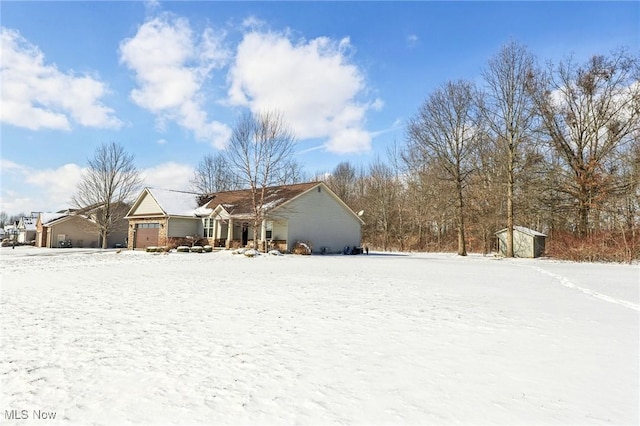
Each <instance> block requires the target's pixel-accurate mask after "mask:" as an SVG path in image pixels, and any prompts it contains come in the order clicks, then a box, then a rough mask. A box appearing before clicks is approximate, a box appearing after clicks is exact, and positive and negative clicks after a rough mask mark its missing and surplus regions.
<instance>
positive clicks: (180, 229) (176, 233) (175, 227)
mask: <svg viewBox="0 0 640 426" xmlns="http://www.w3.org/2000/svg"><path fill="white" fill-rule="evenodd" d="M198 235H202V220H201V219H186V218H185V219H182V218H175V217H172V218H170V219H169V229H168V230H167V237H175V238H181V237H186V236H198Z"/></svg>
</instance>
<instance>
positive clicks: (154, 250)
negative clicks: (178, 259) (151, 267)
mask: <svg viewBox="0 0 640 426" xmlns="http://www.w3.org/2000/svg"><path fill="white" fill-rule="evenodd" d="M144 251H146V252H147V253H161V252H162V251H163V250H162V247H155V246H149V247H147V248H145V249H144Z"/></svg>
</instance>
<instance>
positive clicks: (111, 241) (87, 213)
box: [73, 203, 131, 247]
mask: <svg viewBox="0 0 640 426" xmlns="http://www.w3.org/2000/svg"><path fill="white" fill-rule="evenodd" d="M102 206H103V204H94V205H92V206H89V207H84V208H82V209H77V210H75V211H73V214H75V215H82V216H84V217H86V218H88V219H90V220H91V221H92V222H94V223H95V222H97V221H98V218H99V217H100V216H101V215H102V214H104V213H103V209H102ZM130 207H131V206H130V205H128V204H125V203H113V204H111V214H112V218H113V216H114V215H115V216H119V217H122V219H119V220H116V221H114V220H113V219H112V220H111V226H110V228H109V235H107V247H125V246H126V245H127V243H126V240H127V226H128V221H127V219H124V215H125V214H126V213H127V211H129V208H130ZM95 232H97V233H98V235H100V230H99V228H98V227H96V231H95ZM99 240H100V245H99V246H98V247H102V237H100V238H99Z"/></svg>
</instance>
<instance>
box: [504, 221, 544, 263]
mask: <svg viewBox="0 0 640 426" xmlns="http://www.w3.org/2000/svg"><path fill="white" fill-rule="evenodd" d="M495 235H496V238H497V239H498V252H499V253H500V254H502V255H506V254H507V228H504V229H501V230H500V231H498V232H496V234H495ZM546 238H547V236H546V235H545V234H543V233H541V232H538V231H534V230H533V229H529V228H525V227H524V226H514V227H513V255H514V256H515V257H531V258H533V257H540V256H542V255H543V254H544V246H545V241H546Z"/></svg>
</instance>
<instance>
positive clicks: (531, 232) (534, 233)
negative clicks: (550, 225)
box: [496, 226, 547, 237]
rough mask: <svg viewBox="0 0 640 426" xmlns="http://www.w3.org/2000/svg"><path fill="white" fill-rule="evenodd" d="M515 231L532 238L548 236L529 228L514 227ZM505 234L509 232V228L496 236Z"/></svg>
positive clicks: (500, 231)
mask: <svg viewBox="0 0 640 426" xmlns="http://www.w3.org/2000/svg"><path fill="white" fill-rule="evenodd" d="M513 230H514V231H518V232H522V233H523V234H526V235H530V236H532V237H546V236H547V235H546V234H543V233H542V232H538V231H535V230H533V229H531V228H527V227H525V226H514V227H513ZM503 232H507V228H504V229H501V230H499V231H498V232H496V235H497V234H502V233H503Z"/></svg>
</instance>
